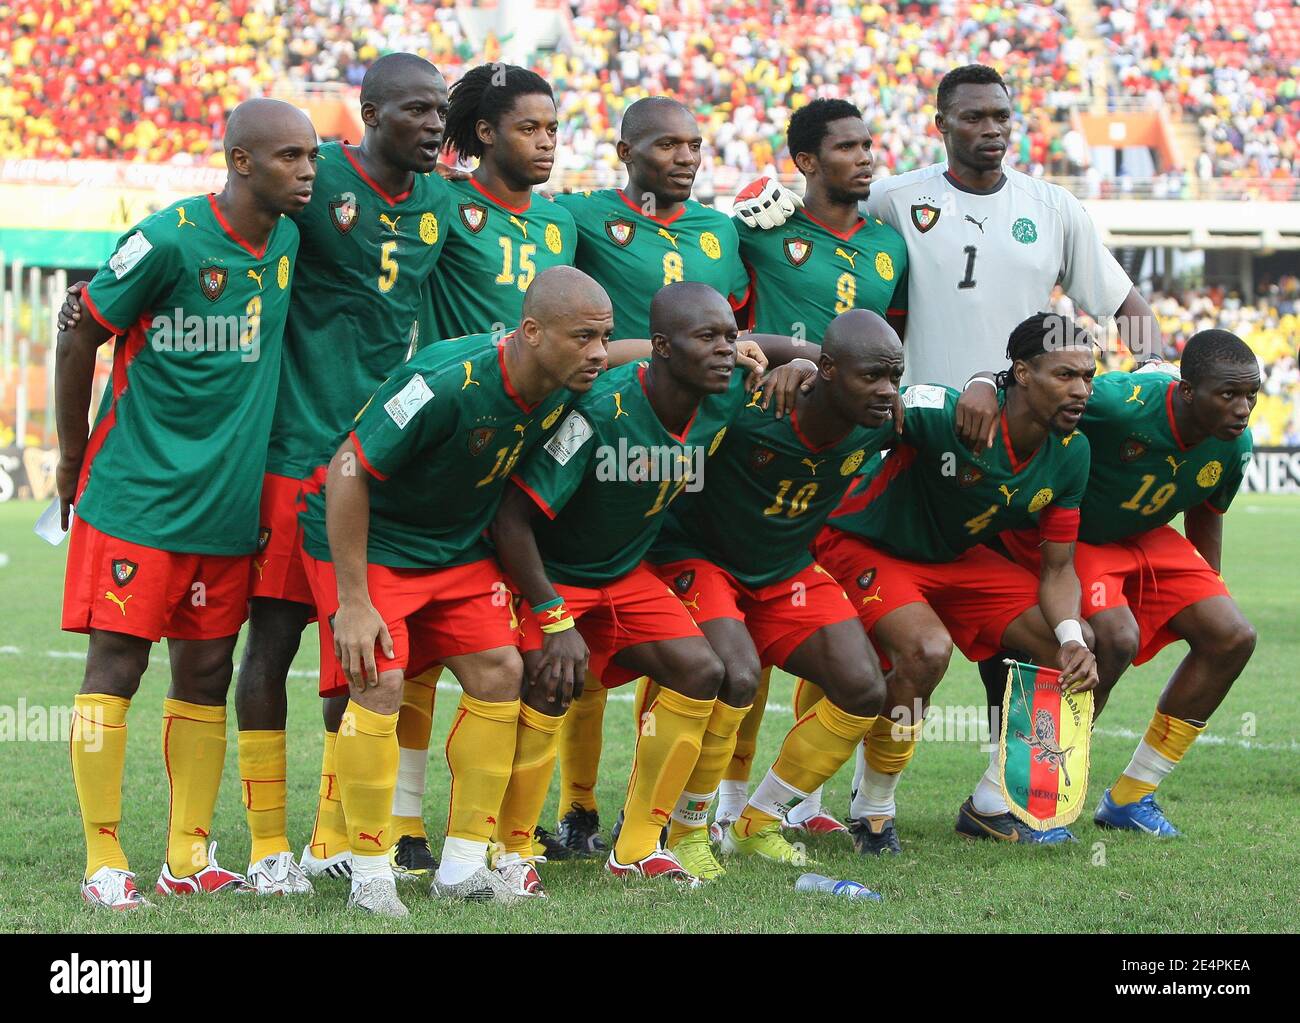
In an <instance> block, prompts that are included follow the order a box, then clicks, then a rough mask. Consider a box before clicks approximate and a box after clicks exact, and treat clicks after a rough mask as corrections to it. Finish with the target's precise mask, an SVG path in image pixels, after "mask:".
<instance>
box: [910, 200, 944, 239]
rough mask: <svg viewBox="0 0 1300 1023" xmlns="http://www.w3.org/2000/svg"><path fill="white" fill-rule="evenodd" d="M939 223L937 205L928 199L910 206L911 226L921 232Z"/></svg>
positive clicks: (923, 232)
mask: <svg viewBox="0 0 1300 1023" xmlns="http://www.w3.org/2000/svg"><path fill="white" fill-rule="evenodd" d="M937 223H939V207H938V206H935V205H934V204H933V203H932V202H931V201H930V200H929V199H926V201H925V202H919V203H916V204H915V205H914V206H913V207H912V226H913V227H915V228H916V229H917V230H918V231H920V232H921V233H922V234H925V232H926V231H928V230H930V228H932V227H934V225H935V224H937Z"/></svg>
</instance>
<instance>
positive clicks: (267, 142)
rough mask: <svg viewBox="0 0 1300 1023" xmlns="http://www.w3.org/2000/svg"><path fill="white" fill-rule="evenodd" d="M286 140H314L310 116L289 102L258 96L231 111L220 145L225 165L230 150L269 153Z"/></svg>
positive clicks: (313, 142) (228, 164)
mask: <svg viewBox="0 0 1300 1023" xmlns="http://www.w3.org/2000/svg"><path fill="white" fill-rule="evenodd" d="M286 142H293V143H295V144H302V143H306V144H307V145H308V146H314V145H315V144H316V129H315V128H313V127H312V123H311V120H310V118H308V117H307V115H306V114H304V113H303V112H302V111H301V110H299V109H298V108H297V107H295V106H293V105H292V104H290V103H285V102H283V101H282V100H278V99H265V98H263V97H257V98H255V99H246V100H244V102H243V103H241V104H239V106H237V107H235V109H234V110H232V111H231V112H230V117H229V119H228V120H227V121H226V134H225V138H224V139H223V140H222V148H223V149H224V150H225V153H226V166H228V167H229V166H230V165H231V151H232V150H235V149H242V150H244V152H246V153H250V154H253V155H254V156H261V155H263V154H266V153H269V152H271V151H273V150H275V149H277V148H279V147H280V146H281V145H283V144H285V143H286Z"/></svg>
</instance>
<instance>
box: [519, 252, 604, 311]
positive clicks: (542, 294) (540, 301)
mask: <svg viewBox="0 0 1300 1023" xmlns="http://www.w3.org/2000/svg"><path fill="white" fill-rule="evenodd" d="M612 309H613V307H612V306H611V305H610V301H609V296H608V295H607V294H605V289H604V288H602V287H601V286H600V285H599V284H597V283H596V282H595V281H594V280H593V279H592V278H591V277H589V276H587V275H586V274H585V273H583V272H582V271H581V270H579V269H577V268H576V267H572V266H553V267H551V268H550V269H549V270H543V271H542V272H541V273H540V274H538V275H537V276H536V277H535V278H533V283H532V284H530V285H529V286H528V292H527V294H525V295H524V309H523V316H524V318H526V319H527V318H530V319H534V320H536V321H537V322H538V323H541V324H544V325H545V324H551V323H555V322H557V321H559V320H562V319H564V318H566V317H580V316H586V315H591V314H596V315H599V314H602V313H603V314H610V315H612Z"/></svg>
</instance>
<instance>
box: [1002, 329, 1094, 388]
mask: <svg viewBox="0 0 1300 1023" xmlns="http://www.w3.org/2000/svg"><path fill="white" fill-rule="evenodd" d="M1092 347H1094V346H1093V340H1092V338H1091V337H1090V336H1089V335H1088V332H1087V331H1086V330H1084V329H1083V328H1082V327H1080V326H1079V325H1078V324H1077V323H1075V322H1074V321H1073V320H1072V319H1070V318H1069V317H1068V316H1061V315H1059V314H1057V313H1034V315H1033V316H1031V317H1029V319H1027V320H1022V321H1021V322H1020V323H1018V324H1017V325H1016V328H1015V329H1014V330H1013V331H1012V332H1011V336H1010V337H1009V338H1007V358H1008V359H1009V360H1010V362H1011V366H1010V367H1008V368H1007V369H1004V370H1003V371H1002V372H1001V373H999V374H998V375H997V384H998V387H999V389H1003V390H1005V389H1006V388H1008V387H1015V386H1016V377H1015V374H1014V373H1013V372H1012V370H1013V369H1014V368H1015V363H1016V361H1017V360H1024V361H1025V362H1029V361H1031V360H1033V359H1036V358H1038V356H1040V355H1045V354H1047V353H1048V352H1059V351H1064V350H1065V349H1068V348H1088V349H1091V348H1092Z"/></svg>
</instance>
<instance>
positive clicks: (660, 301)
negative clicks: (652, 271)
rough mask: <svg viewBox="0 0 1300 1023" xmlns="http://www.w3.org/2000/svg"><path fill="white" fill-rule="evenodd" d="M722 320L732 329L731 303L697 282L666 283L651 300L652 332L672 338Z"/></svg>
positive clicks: (733, 326)
mask: <svg viewBox="0 0 1300 1023" xmlns="http://www.w3.org/2000/svg"><path fill="white" fill-rule="evenodd" d="M722 321H730V323H731V327H732V329H733V330H734V329H735V323H736V317H735V314H734V313H733V312H732V311H731V306H730V305H729V304H728V303H727V300H726V299H725V298H723V297H722V296H721V295H719V294H718V293H717V292H716V291H715V290H714V289H713V288H711V287H709V286H708V285H707V284H701V283H700V282H699V281H678V282H677V283H676V284H666V285H664V286H663V287H662V288H660V289H659V290H658V291H657V292H655V296H654V298H652V299H651V300H650V333H651V335H654V334H662V335H664V337H674V336H677V335H681V334H689V333H691V332H693V331H694V330H696V329H698V328H699V327H700V326H702V325H704V324H714V323H718V322H722Z"/></svg>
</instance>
